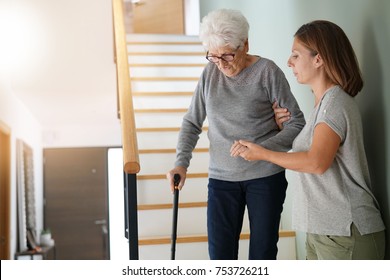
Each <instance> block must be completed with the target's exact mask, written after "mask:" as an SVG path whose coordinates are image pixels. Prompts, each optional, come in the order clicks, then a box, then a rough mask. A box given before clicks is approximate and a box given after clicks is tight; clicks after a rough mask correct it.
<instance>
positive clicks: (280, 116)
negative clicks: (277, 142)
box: [272, 101, 291, 130]
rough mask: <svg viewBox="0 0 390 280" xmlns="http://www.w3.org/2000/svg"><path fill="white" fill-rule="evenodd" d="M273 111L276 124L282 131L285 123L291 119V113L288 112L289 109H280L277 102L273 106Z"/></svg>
mask: <svg viewBox="0 0 390 280" xmlns="http://www.w3.org/2000/svg"><path fill="white" fill-rule="evenodd" d="M272 109H274V114H275V122H276V124H277V125H278V127H279V129H280V130H282V129H283V123H284V122H286V121H288V120H289V119H290V118H291V113H290V112H289V111H288V110H287V108H280V107H279V105H278V102H277V101H275V102H274V104H273V105H272Z"/></svg>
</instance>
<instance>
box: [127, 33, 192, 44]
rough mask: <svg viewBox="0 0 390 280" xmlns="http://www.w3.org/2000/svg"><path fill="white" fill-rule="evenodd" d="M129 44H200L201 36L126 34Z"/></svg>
mask: <svg viewBox="0 0 390 280" xmlns="http://www.w3.org/2000/svg"><path fill="white" fill-rule="evenodd" d="M126 41H127V42H137V41H138V42H195V43H199V36H191V35H185V36H184V35H176V34H142V33H129V34H126Z"/></svg>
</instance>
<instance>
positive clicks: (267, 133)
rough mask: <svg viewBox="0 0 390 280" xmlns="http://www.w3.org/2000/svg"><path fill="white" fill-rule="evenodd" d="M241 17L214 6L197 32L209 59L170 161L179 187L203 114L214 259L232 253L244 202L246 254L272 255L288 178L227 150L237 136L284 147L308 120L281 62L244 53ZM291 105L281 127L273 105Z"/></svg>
mask: <svg viewBox="0 0 390 280" xmlns="http://www.w3.org/2000/svg"><path fill="white" fill-rule="evenodd" d="M248 30H249V25H248V22H247V20H246V18H245V17H244V16H243V15H242V14H241V13H240V12H239V11H235V10H227V9H222V10H217V11H213V12H211V13H210V14H208V15H207V16H206V17H204V18H203V20H202V23H201V30H200V38H201V41H202V42H203V45H204V47H205V49H206V51H207V56H206V59H207V60H208V61H209V62H210V63H208V65H207V66H206V67H205V69H204V71H203V73H202V75H201V77H200V80H199V83H198V85H197V87H196V89H195V92H194V96H193V99H192V102H191V105H190V107H189V109H188V112H187V113H186V115H185V116H184V118H183V123H182V127H181V130H180V134H179V140H178V144H177V157H176V162H175V167H174V168H173V169H172V170H171V171H169V172H168V174H167V178H168V180H170V183H171V190H172V191H173V189H174V184H173V175H174V174H175V173H177V174H179V175H180V176H181V181H180V184H179V186H178V188H179V189H182V187H183V185H184V183H185V179H186V173H187V168H188V166H189V164H190V159H191V156H192V151H193V149H194V148H195V145H196V143H197V141H198V139H199V134H200V133H201V132H202V125H203V122H204V120H205V118H206V116H207V118H208V123H209V129H208V137H209V140H210V164H209V184H208V206H207V230H208V242H209V255H210V258H211V259H237V258H238V244H239V239H240V233H241V228H242V223H243V216H244V212H245V206H247V208H248V215H249V221H250V231H251V233H250V248H249V259H276V255H277V246H276V245H277V242H278V239H279V235H278V233H279V223H280V216H281V212H282V209H283V203H284V199H285V194H286V188H287V181H286V179H285V171H284V169H283V168H282V167H280V166H277V165H275V164H272V163H268V162H264V161H255V162H248V161H245V160H244V159H242V158H240V157H238V158H233V157H231V156H230V147H231V146H232V144H233V143H234V141H236V140H238V139H241V138H242V137H243V136H244V138H245V139H247V140H250V141H252V142H255V143H257V144H259V145H262V146H264V147H268V148H269V149H273V150H278V151H288V150H290V149H291V145H292V141H293V140H294V138H295V136H297V134H298V133H299V132H300V131H301V129H302V127H303V126H304V124H305V121H304V117H303V114H302V112H301V111H300V109H299V106H298V104H297V102H296V100H295V99H294V96H293V95H292V94H291V91H290V87H289V84H288V82H287V80H286V78H285V76H284V74H283V72H282V71H281V70H280V69H279V67H278V66H277V65H276V64H275V63H274V62H272V61H271V60H269V59H266V58H264V57H260V56H257V55H251V54H248V50H249V43H248ZM276 100H277V101H278V103H279V105H280V106H282V107H284V108H288V110H289V112H290V113H291V115H290V120H289V121H288V122H285V123H284V124H283V125H284V128H283V130H281V131H280V130H279V129H278V125H277V123H276V122H275V120H274V111H273V108H272V104H273V103H274V102H275V101H276Z"/></svg>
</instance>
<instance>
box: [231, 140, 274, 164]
mask: <svg viewBox="0 0 390 280" xmlns="http://www.w3.org/2000/svg"><path fill="white" fill-rule="evenodd" d="M265 151H266V149H264V148H263V147H261V146H259V145H257V144H255V143H252V142H249V141H245V140H239V141H234V143H233V145H232V147H231V149H230V155H231V156H232V157H238V156H239V157H242V158H243V159H245V160H248V161H253V160H262V159H264V152H265Z"/></svg>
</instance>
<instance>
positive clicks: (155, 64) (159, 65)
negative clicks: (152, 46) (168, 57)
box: [129, 63, 207, 68]
mask: <svg viewBox="0 0 390 280" xmlns="http://www.w3.org/2000/svg"><path fill="white" fill-rule="evenodd" d="M206 65H207V64H206V63H154V64H153V63H129V66H130V67H202V68H203V67H205V66H206Z"/></svg>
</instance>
